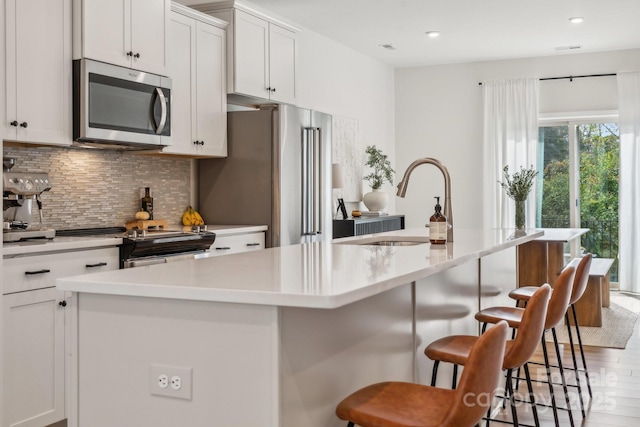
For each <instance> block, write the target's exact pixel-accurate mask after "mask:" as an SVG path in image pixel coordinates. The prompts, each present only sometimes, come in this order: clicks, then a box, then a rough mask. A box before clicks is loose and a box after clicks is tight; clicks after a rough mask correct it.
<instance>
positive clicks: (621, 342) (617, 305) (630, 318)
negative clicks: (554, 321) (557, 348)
mask: <svg viewBox="0 0 640 427" xmlns="http://www.w3.org/2000/svg"><path fill="white" fill-rule="evenodd" d="M639 313H640V300H639V299H637V298H633V297H632V296H627V295H624V294H623V293H620V292H611V306H610V307H602V326H601V327H591V326H581V327H580V336H581V337H582V345H589V346H594V347H609V348H625V347H626V346H627V341H629V338H630V337H631V334H632V333H633V328H634V326H635V324H636V321H637V320H638V314H639ZM571 329H572V331H571V332H572V334H573V343H574V344H576V345H577V344H578V338H577V335H576V331H575V327H572V328H571ZM556 333H557V334H558V341H559V342H560V343H565V344H568V343H569V335H568V334H567V327H566V326H565V325H562V326H559V327H557V328H556ZM546 339H547V341H552V339H553V338H552V337H551V333H550V332H547V336H546Z"/></svg>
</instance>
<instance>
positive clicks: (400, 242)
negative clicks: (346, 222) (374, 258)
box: [335, 236, 429, 246]
mask: <svg viewBox="0 0 640 427" xmlns="http://www.w3.org/2000/svg"><path fill="white" fill-rule="evenodd" d="M335 243H338V244H341V245H371V246H415V245H422V244H425V243H429V238H428V237H423V236H384V237H383V236H379V237H370V238H366V239H356V240H348V241H345V242H335Z"/></svg>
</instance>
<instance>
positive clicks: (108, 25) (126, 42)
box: [73, 0, 171, 75]
mask: <svg viewBox="0 0 640 427" xmlns="http://www.w3.org/2000/svg"><path fill="white" fill-rule="evenodd" d="M73 4H74V10H73V13H74V47H73V48H74V52H73V57H74V59H79V58H90V59H94V60H96V61H103V62H107V63H110V64H115V65H120V66H123V67H129V68H133V69H136V70H140V71H146V72H149V73H154V74H160V75H167V41H168V37H167V26H168V23H169V13H170V7H171V2H170V0H74V3H73Z"/></svg>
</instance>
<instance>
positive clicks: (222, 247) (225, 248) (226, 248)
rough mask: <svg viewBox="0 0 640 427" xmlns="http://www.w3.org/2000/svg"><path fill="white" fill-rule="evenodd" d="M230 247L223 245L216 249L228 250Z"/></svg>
mask: <svg viewBox="0 0 640 427" xmlns="http://www.w3.org/2000/svg"><path fill="white" fill-rule="evenodd" d="M229 249H231V248H230V247H229V246H221V247H219V248H216V251H228V250H229Z"/></svg>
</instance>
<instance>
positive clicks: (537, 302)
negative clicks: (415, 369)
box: [424, 285, 551, 426]
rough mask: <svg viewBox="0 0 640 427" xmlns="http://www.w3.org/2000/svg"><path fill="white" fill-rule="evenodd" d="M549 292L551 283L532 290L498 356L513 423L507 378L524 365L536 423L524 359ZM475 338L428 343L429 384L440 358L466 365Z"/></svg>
mask: <svg viewBox="0 0 640 427" xmlns="http://www.w3.org/2000/svg"><path fill="white" fill-rule="evenodd" d="M550 294H551V287H550V286H549V285H543V286H541V287H540V288H538V289H537V290H536V292H535V293H534V294H533V295H532V296H531V298H530V301H529V304H528V305H527V308H526V309H524V310H523V311H524V313H523V315H522V321H521V323H520V329H519V333H518V335H516V337H515V339H514V340H509V341H507V343H506V350H505V354H504V359H503V360H502V369H503V370H506V371H507V384H506V389H507V393H509V399H510V403H511V415H512V417H513V424H514V425H516V426H517V425H518V424H519V423H518V415H517V413H516V404H515V400H514V394H513V385H512V382H511V378H512V375H511V373H512V372H513V370H514V369H516V368H519V367H521V366H524V372H525V376H526V378H527V386H528V388H529V400H530V402H531V408H532V411H533V418H534V420H535V425H536V426H539V425H540V422H539V420H538V412H537V409H536V405H535V399H534V396H533V387H532V386H531V377H530V376H529V368H528V366H527V361H528V360H529V359H530V358H531V356H533V354H534V353H535V351H536V348H537V347H538V343H539V342H540V338H541V337H542V333H543V332H544V323H545V319H546V316H547V306H548V303H549V295H550ZM492 329H493V328H492ZM479 339H481V338H479V337H477V336H471V335H454V336H450V337H444V338H441V339H439V340H436V341H434V342H432V343H431V344H429V345H428V346H427V348H426V349H425V350H424V354H425V355H426V356H427V357H428V358H429V359H431V360H433V361H434V365H433V374H432V377H431V385H432V386H433V385H434V384H435V380H436V376H437V374H438V365H439V363H440V362H449V363H453V364H454V366H457V365H464V366H467V364H468V361H467V359H468V357H469V354H470V352H471V349H472V348H473V346H474V345H475V343H476V341H478V340H479ZM466 370H467V368H466V367H465V371H466ZM454 375H455V372H454ZM487 418H489V417H487Z"/></svg>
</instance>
